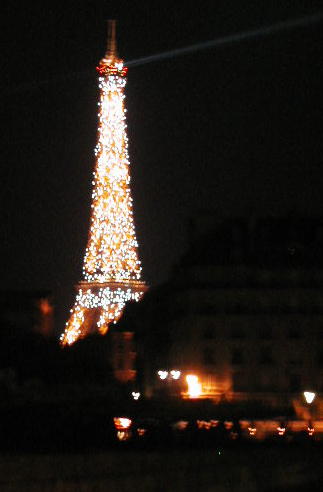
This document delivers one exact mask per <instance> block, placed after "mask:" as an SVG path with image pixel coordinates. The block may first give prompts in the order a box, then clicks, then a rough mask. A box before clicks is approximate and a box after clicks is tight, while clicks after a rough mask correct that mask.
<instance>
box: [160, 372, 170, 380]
mask: <svg viewBox="0 0 323 492" xmlns="http://www.w3.org/2000/svg"><path fill="white" fill-rule="evenodd" d="M157 374H158V376H159V377H160V379H166V378H167V376H168V371H158V372H157Z"/></svg>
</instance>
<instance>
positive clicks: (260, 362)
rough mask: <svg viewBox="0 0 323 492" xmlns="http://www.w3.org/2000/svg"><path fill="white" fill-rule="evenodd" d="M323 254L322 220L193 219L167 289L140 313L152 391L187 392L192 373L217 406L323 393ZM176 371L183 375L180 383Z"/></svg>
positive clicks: (204, 394)
mask: <svg viewBox="0 0 323 492" xmlns="http://www.w3.org/2000/svg"><path fill="white" fill-rule="evenodd" d="M322 252H323V221H322V220H319V219H301V218H259V219H257V220H253V221H248V220H244V219H230V220H225V221H222V222H218V223H215V222H211V224H210V223H208V224H207V227H205V224H202V226H201V223H200V222H195V223H193V224H192V228H191V244H190V247H189V248H188V251H187V253H186V254H185V255H184V256H183V258H182V259H181V261H180V264H179V265H178V266H177V267H176V270H175V271H174V273H173V275H172V278H171V279H170V281H169V283H168V284H167V285H163V286H161V287H158V288H157V289H155V290H154V289H152V290H151V292H149V293H148V294H146V298H145V299H144V300H143V302H142V305H141V307H140V308H141V309H142V313H141V315H140V319H141V320H142V323H143V325H144V326H142V327H141V331H142V332H143V333H144V335H142V336H141V340H142V341H143V344H142V345H141V346H143V347H144V349H142V350H143V354H142V358H143V360H145V364H144V366H145V381H146V390H147V392H148V394H153V393H154V392H158V391H161V390H163V389H164V390H166V388H167V391H168V392H170V393H176V392H177V393H181V394H182V396H184V397H185V396H188V393H187V391H188V388H187V384H186V380H185V378H186V375H188V374H193V375H196V376H197V377H198V381H199V384H200V397H208V398H213V399H215V400H217V401H218V400H221V399H226V400H235V401H236V400H246V399H249V400H250V399H252V400H261V401H266V402H268V403H271V404H288V403H290V402H291V401H294V400H297V399H298V398H301V394H302V392H303V391H305V390H313V391H315V392H316V393H317V394H318V397H319V394H320V393H321V392H322V391H323V254H322ZM139 331H140V330H139ZM160 370H161V371H166V372H168V375H167V377H163V379H161V378H160V377H158V374H157V373H158V371H160ZM171 370H179V371H181V377H180V379H179V380H176V381H175V380H173V378H172V376H171V373H170V371H171ZM163 374H165V373H163ZM317 401H318V400H317Z"/></svg>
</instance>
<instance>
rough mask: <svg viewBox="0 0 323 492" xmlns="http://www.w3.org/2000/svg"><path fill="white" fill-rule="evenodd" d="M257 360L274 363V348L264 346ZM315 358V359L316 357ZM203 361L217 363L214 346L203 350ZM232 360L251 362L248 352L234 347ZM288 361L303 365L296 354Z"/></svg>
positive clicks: (320, 361) (322, 354)
mask: <svg viewBox="0 0 323 492" xmlns="http://www.w3.org/2000/svg"><path fill="white" fill-rule="evenodd" d="M256 360H257V362H258V364H261V365H272V364H274V357H273V353H272V349H271V348H270V347H262V348H260V350H259V351H258V353H257V354H256ZM314 360H315V359H314ZM202 362H203V364H204V365H207V366H208V365H216V363H217V360H216V353H215V350H214V349H213V348H210V347H207V348H205V349H204V350H203V354H202ZM230 362H231V364H233V365H243V364H248V363H250V359H249V357H247V355H246V353H245V352H244V351H243V350H241V349H238V348H233V349H232V350H231V354H230ZM287 362H288V363H289V364H290V365H294V366H302V365H303V361H302V359H301V357H298V356H296V355H291V356H290V358H289V360H287ZM315 362H316V363H317V365H318V366H320V367H323V350H320V351H318V352H317V353H316V361H315Z"/></svg>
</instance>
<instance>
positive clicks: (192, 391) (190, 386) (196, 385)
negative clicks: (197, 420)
mask: <svg viewBox="0 0 323 492" xmlns="http://www.w3.org/2000/svg"><path fill="white" fill-rule="evenodd" d="M186 382H187V393H188V396H189V398H199V397H200V396H201V393H202V385H201V383H200V382H199V378H198V376H196V375H195V374H188V375H187V376H186Z"/></svg>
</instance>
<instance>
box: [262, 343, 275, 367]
mask: <svg viewBox="0 0 323 492" xmlns="http://www.w3.org/2000/svg"><path fill="white" fill-rule="evenodd" d="M259 363H260V364H264V365H270V364H272V363H273V356H272V351H271V348H270V347H263V348H262V349H261V350H260V354H259Z"/></svg>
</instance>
